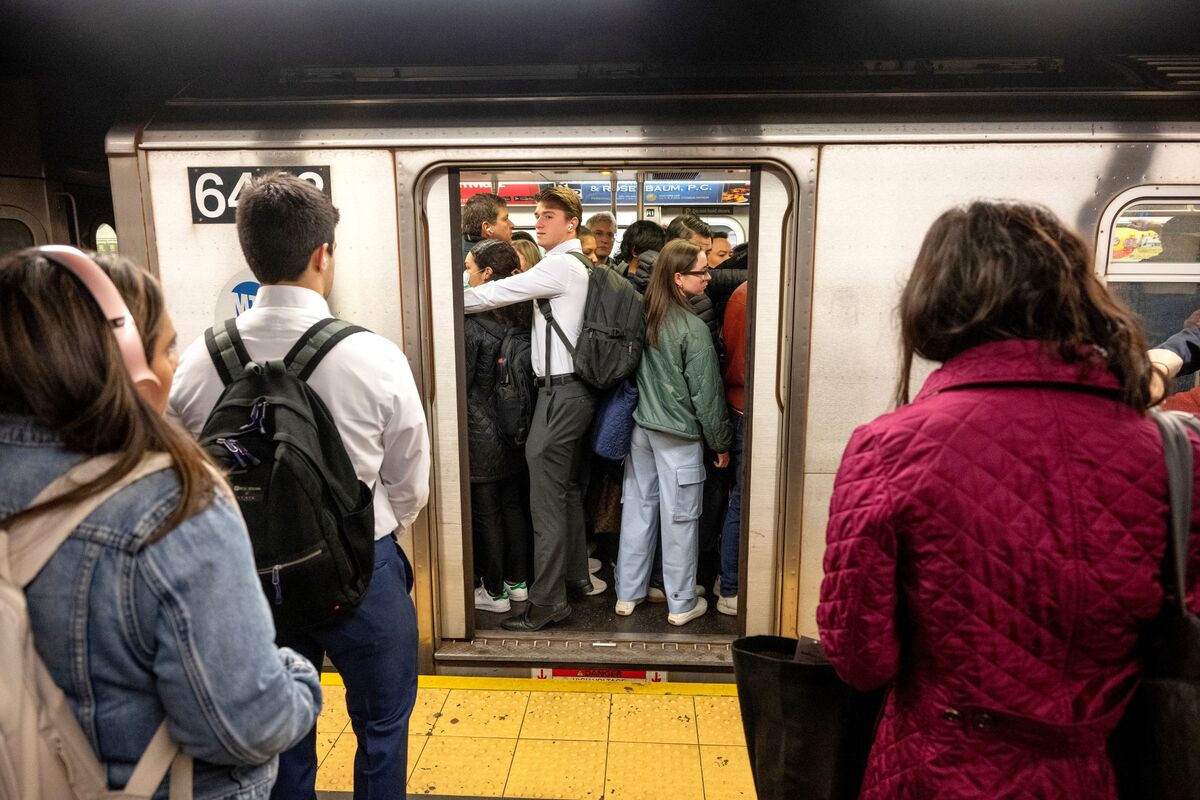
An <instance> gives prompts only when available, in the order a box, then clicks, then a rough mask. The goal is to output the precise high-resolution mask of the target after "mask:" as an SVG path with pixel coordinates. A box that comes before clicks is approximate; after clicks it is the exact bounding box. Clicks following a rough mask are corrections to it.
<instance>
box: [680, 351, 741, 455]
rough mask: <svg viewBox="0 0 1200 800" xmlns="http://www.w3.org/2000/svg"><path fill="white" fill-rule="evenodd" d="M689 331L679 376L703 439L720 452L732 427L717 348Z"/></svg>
mask: <svg viewBox="0 0 1200 800" xmlns="http://www.w3.org/2000/svg"><path fill="white" fill-rule="evenodd" d="M697 333H698V332H696V333H692V334H691V335H690V337H689V339H688V340H687V342H686V344H685V347H684V353H683V358H684V362H683V378H684V380H685V381H686V382H687V387H688V394H689V395H690V396H691V399H692V408H694V409H695V411H696V420H697V421H698V422H699V423H700V429H701V431H702V433H703V436H704V440H705V441H706V442H707V443H708V446H709V447H710V448H711V449H712V451H713V452H714V453H724V452H727V451H728V450H729V447H730V445H732V444H733V426H732V425H731V424H730V422H729V412H728V410H727V409H726V408H725V386H724V384H723V383H721V369H720V365H719V363H718V362H717V351H716V349H714V348H713V344H712V340H711V339H709V338H708V337H707V336H703V335H702V334H701V335H697Z"/></svg>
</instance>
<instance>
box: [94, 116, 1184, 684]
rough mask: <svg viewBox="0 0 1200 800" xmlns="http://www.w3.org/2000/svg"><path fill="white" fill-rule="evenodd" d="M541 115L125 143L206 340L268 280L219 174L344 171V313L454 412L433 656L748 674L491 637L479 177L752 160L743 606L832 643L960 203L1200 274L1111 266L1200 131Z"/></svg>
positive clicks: (446, 434) (691, 657)
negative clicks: (840, 539)
mask: <svg viewBox="0 0 1200 800" xmlns="http://www.w3.org/2000/svg"><path fill="white" fill-rule="evenodd" d="M525 108H526V110H527V111H528V116H527V117H525V118H522V119H513V118H512V117H511V116H504V115H501V116H499V117H497V116H496V115H495V114H494V113H493V111H494V109H493V107H492V105H491V104H489V103H486V102H483V101H478V102H474V103H462V104H456V103H449V104H443V107H442V109H441V111H440V112H437V113H434V112H432V111H429V110H428V109H426V108H425V107H424V106H419V107H418V108H417V110H415V111H414V110H413V109H412V108H411V107H409V106H405V105H404V104H398V105H389V104H387V103H383V102H380V103H377V104H373V103H371V102H367V101H354V100H344V101H336V102H329V103H315V102H314V103H306V102H291V103H272V102H271V101H255V102H253V103H251V102H243V103H241V104H233V105H230V104H221V103H216V102H209V103H205V102H196V103H183V104H179V105H177V106H175V107H173V108H168V109H167V111H166V112H164V113H162V114H160V115H159V116H158V117H157V118H156V120H155V121H154V122H153V123H152V124H148V125H134V126H123V127H119V128H117V129H114V130H113V131H112V133H111V134H110V136H109V139H108V142H107V151H108V156H109V161H110V169H111V176H112V188H113V200H114V208H115V212H116V221H117V228H118V231H119V235H120V241H121V249H122V252H124V253H125V254H127V255H130V256H132V257H133V258H135V259H139V260H142V261H144V262H145V263H147V264H149V265H150V266H151V267H152V268H153V269H154V270H156V271H157V272H158V273H159V274H160V275H161V277H162V279H163V282H164V285H165V287H166V291H167V293H168V297H169V303H170V307H171V311H172V314H173V316H174V319H175V324H176V326H177V327H178V329H179V332H180V340H181V342H184V343H186V342H188V341H190V340H191V339H192V338H193V337H196V336H199V335H200V334H201V333H202V331H203V330H204V328H205V327H207V326H209V325H211V324H213V323H214V321H215V320H216V319H218V318H222V317H223V316H226V315H228V313H229V310H230V305H229V301H228V299H227V298H226V297H225V296H224V295H223V294H222V293H223V292H224V293H226V294H227V293H228V292H229V291H230V286H231V285H232V284H233V283H234V282H236V280H237V276H238V273H240V272H241V271H242V270H244V268H245V267H244V262H243V260H242V257H241V254H240V251H239V248H238V244H237V238H236V235H235V232H234V227H233V225H232V224H207V223H204V222H203V221H197V220H198V217H197V216H196V203H197V202H200V203H204V202H208V203H209V206H207V208H208V211H210V212H211V211H214V210H216V205H218V200H217V198H216V197H215V196H214V195H212V194H210V195H206V196H201V195H202V194H203V193H204V192H206V191H209V190H219V191H222V192H225V195H224V197H223V199H222V200H221V201H220V202H223V203H226V204H228V203H229V202H230V199H231V194H230V191H231V185H230V183H229V182H228V181H223V182H222V183H221V184H220V186H218V185H217V184H216V183H215V182H213V181H212V180H210V181H209V182H208V184H206V185H203V186H198V184H197V183H196V182H195V178H196V176H197V175H198V174H204V173H213V174H231V173H221V172H220V171H219V170H218V169H217V168H243V169H245V170H250V169H254V168H260V167H271V166H287V167H293V168H302V167H307V168H316V167H327V168H328V175H329V176H330V181H331V186H330V187H329V189H330V191H331V192H332V198H333V201H334V203H335V204H336V205H337V206H338V207H339V208H340V210H341V214H342V221H341V224H340V226H339V229H338V264H339V269H338V283H337V287H336V289H335V292H334V295H333V298H332V304H333V308H334V310H335V312H336V313H338V314H340V315H343V316H345V317H347V318H350V319H353V320H355V321H356V322H359V323H362V324H365V325H367V326H368V327H370V328H372V329H374V330H375V331H377V332H379V333H381V334H383V335H385V336H387V337H389V338H391V339H393V340H395V341H396V342H397V343H399V344H400V345H401V346H402V347H403V349H404V351H405V352H406V353H407V355H408V357H409V358H410V360H411V363H412V366H413V370H414V373H415V375H416V377H417V382H418V385H419V387H420V389H421V392H422V396H423V398H424V401H425V404H426V412H427V415H428V419H429V421H430V430H431V435H432V439H433V448H434V465H433V476H432V479H433V491H432V496H431V500H430V502H429V506H428V508H427V510H426V511H425V512H424V513H423V514H422V515H421V517H420V518H419V520H418V521H417V523H416V524H415V525H414V527H413V528H412V529H411V530H410V531H408V532H407V533H406V535H405V546H406V548H408V550H409V552H410V554H411V555H412V556H413V560H414V563H415V565H416V577H417V586H416V590H415V599H416V604H417V608H418V616H419V620H420V626H421V648H422V653H421V655H422V666H423V668H424V669H426V670H436V671H448V672H464V673H470V672H493V673H497V672H500V673H505V674H521V671H524V672H523V674H526V675H528V674H529V673H528V668H529V667H530V666H533V667H537V666H539V665H542V666H549V665H574V664H595V663H597V662H599V663H605V664H613V665H623V666H632V667H637V666H642V667H647V666H649V667H657V668H666V669H670V670H672V671H673V673H675V674H677V675H678V676H679V677H680V678H686V677H688V676H689V675H692V676H694V675H710V676H711V675H712V674H714V673H719V672H722V671H728V669H729V665H730V662H729V652H728V642H729V638H730V637H728V636H726V637H704V636H688V635H687V632H686V629H684V630H682V631H679V632H676V633H674V634H671V635H660V636H648V637H638V636H620V635H614V634H611V633H598V634H596V635H594V636H590V637H588V636H566V637H563V636H558V635H556V634H555V633H554V631H553V629H551V630H548V631H545V632H543V634H541V635H539V636H537V637H531V638H529V639H520V638H516V637H504V636H500V637H497V636H493V635H490V634H489V635H482V634H480V633H479V632H478V631H477V630H476V629H475V625H474V623H473V617H472V613H471V610H472V604H471V590H472V575H471V566H470V557H471V556H470V544H469V541H470V537H469V532H468V531H469V526H468V522H467V519H468V518H467V517H465V516H464V511H465V508H466V504H467V502H468V499H469V495H468V493H467V491H466V489H467V483H466V479H465V477H464V475H465V473H464V459H465V457H466V454H465V450H466V444H465V431H464V423H463V418H464V415H463V413H462V412H463V402H464V392H463V380H462V374H461V361H460V357H459V353H460V348H461V337H462V332H461V322H460V318H461V290H460V288H459V287H460V285H461V283H460V276H459V274H458V273H457V272H456V271H455V269H454V268H453V267H452V265H453V264H455V263H456V261H455V259H456V258H457V256H456V255H455V251H456V250H457V249H458V247H459V244H458V238H459V232H458V230H457V228H456V226H457V203H458V198H459V187H458V185H457V184H458V182H459V180H460V175H461V174H463V173H467V172H469V173H473V174H477V173H481V172H483V173H489V172H491V173H499V172H504V171H510V172H511V171H527V172H531V173H532V172H538V173H541V174H553V173H555V172H574V173H579V172H595V173H597V174H599V173H600V172H601V171H608V170H626V171H646V172H652V171H656V170H658V171H682V170H699V171H702V170H712V169H728V170H745V171H747V172H746V174H748V175H749V176H750V177H749V179H750V181H751V184H752V198H753V205H752V209H751V212H750V214H749V215H748V217H747V220H746V221H747V225H748V230H747V235H748V237H749V239H750V242H751V243H752V245H751V246H752V265H753V266H752V273H753V276H752V279H751V286H750V289H751V297H750V301H749V307H750V318H751V320H752V323H751V326H750V330H751V333H750V336H751V355H752V367H751V369H752V372H751V377H750V384H749V391H748V403H749V409H748V417H747V418H748V420H749V428H748V438H747V469H748V472H747V476H746V479H747V484H746V486H747V488H746V491H745V499H744V501H743V503H744V504H743V509H744V510H743V521H742V526H743V528H742V530H743V536H742V567H741V569H742V575H741V586H742V587H743V590H742V597H741V606H740V613H739V617H738V632H740V633H745V634H754V633H779V634H784V635H795V634H797V633H802V634H814V633H815V631H816V623H815V609H816V604H817V598H818V590H819V586H820V582H821V577H822V567H821V562H822V553H823V546H824V535H825V523H826V517H827V509H828V504H829V498H830V494H831V490H832V485H833V479H834V474H835V472H836V470H837V466H838V462H839V458H840V455H841V452H842V449H843V447H844V445H845V442H846V440H847V438H848V437H849V435H850V433H851V431H852V430H853V429H854V427H855V426H857V425H859V424H861V423H863V422H865V421H867V420H870V419H871V418H873V417H874V416H876V415H878V414H880V413H883V412H884V411H886V410H887V409H888V408H889V402H890V398H891V392H892V387H893V384H894V381H895V378H896V372H897V353H898V347H897V342H896V323H895V319H894V314H893V310H894V307H895V305H896V301H897V297H898V293H899V290H900V287H901V286H902V285H903V283H904V280H905V277H906V275H907V273H908V270H909V268H910V266H911V264H912V261H913V258H914V256H915V254H916V251H917V248H918V246H919V243H920V241H921V238H922V236H923V234H924V231H925V230H926V229H927V227H928V226H929V224H930V223H931V222H932V221H933V219H934V218H935V217H936V216H937V215H938V214H939V213H941V212H942V211H943V210H945V209H946V208H947V207H949V206H952V205H954V204H958V203H963V202H966V201H969V200H971V199H973V198H979V197H988V198H997V197H998V198H1015V199H1020V200H1027V201H1034V202H1038V203H1043V204H1045V205H1047V206H1049V207H1050V208H1051V209H1053V210H1054V211H1055V212H1056V213H1057V214H1059V215H1060V216H1062V217H1063V218H1064V219H1066V220H1068V221H1069V222H1070V223H1072V224H1074V225H1075V226H1077V228H1078V229H1079V230H1081V231H1082V232H1083V233H1084V234H1085V235H1086V236H1087V237H1088V238H1089V239H1091V240H1094V241H1095V243H1096V251H1097V258H1096V270H1097V271H1098V273H1100V274H1102V275H1105V276H1107V277H1108V278H1109V279H1110V280H1114V281H1126V282H1130V281H1132V282H1141V283H1147V284H1153V283H1155V282H1160V283H1168V282H1171V283H1173V285H1174V284H1179V285H1184V284H1186V285H1189V286H1194V285H1196V284H1197V283H1198V282H1200V265H1198V264H1177V265H1163V266H1158V267H1154V268H1148V266H1147V265H1144V266H1143V267H1142V268H1141V269H1140V271H1137V270H1134V271H1132V272H1131V271H1129V270H1125V271H1122V270H1121V269H1118V268H1116V267H1115V266H1113V265H1110V263H1109V253H1110V246H1109V243H1110V236H1111V232H1112V230H1113V228H1114V226H1115V221H1116V219H1117V217H1118V215H1119V214H1120V213H1121V211H1122V210H1123V209H1125V208H1127V207H1129V206H1130V205H1131V204H1136V203H1143V202H1151V203H1157V202H1167V201H1169V202H1178V203H1185V204H1186V203H1200V124H1197V123H1196V122H1194V121H1189V120H1184V121H1181V122H1173V123H1160V122H1153V123H1142V122H1113V123H1109V122H1105V121H1103V119H1097V118H1091V119H1083V120H1076V119H1064V120H1063V121H1051V122H1045V121H1041V122H1030V121H1009V118H1008V117H1007V116H1006V115H1004V114H997V116H996V119H995V120H992V121H988V120H983V121H973V122H960V121H956V122H938V121H933V122H909V121H889V120H882V121H867V122H857V123H848V124H839V123H832V122H802V121H789V120H788V119H787V118H786V114H784V115H780V114H775V115H773V116H771V117H770V118H767V117H765V116H764V118H762V119H757V120H754V119H749V118H747V121H745V122H744V123H738V122H735V121H732V120H731V123H730V124H728V125H719V126H712V125H698V124H694V123H691V122H689V121H688V115H687V114H686V113H675V114H674V115H673V117H671V118H667V119H663V118H661V117H660V118H658V119H656V121H655V122H654V123H653V124H637V123H628V124H623V123H611V124H609V123H597V122H596V121H595V120H594V119H590V120H586V121H585V120H584V119H582V118H581V117H580V116H579V115H577V114H566V113H564V114H562V115H556V114H555V112H554V109H553V106H552V105H542V106H533V105H530V106H526V107H525ZM464 109H466V110H464ZM535 109H539V110H537V111H535ZM546 109H549V110H546ZM942 116H943V117H945V116H950V117H953V116H954V114H949V115H942ZM964 116H965V115H964ZM1064 116H1068V115H1064ZM781 117H783V118H781ZM189 176H191V177H190V178H189ZM233 199H234V200H235V199H236V198H235V197H234V198H233ZM1118 266H1119V265H1118ZM920 369H929V365H923V366H922V367H920Z"/></svg>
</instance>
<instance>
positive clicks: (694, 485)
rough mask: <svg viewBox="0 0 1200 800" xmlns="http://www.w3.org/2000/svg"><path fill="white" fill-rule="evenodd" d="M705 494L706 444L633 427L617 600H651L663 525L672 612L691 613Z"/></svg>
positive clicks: (666, 580) (665, 574) (627, 462)
mask: <svg viewBox="0 0 1200 800" xmlns="http://www.w3.org/2000/svg"><path fill="white" fill-rule="evenodd" d="M703 495H704V445H703V443H701V442H693V441H691V440H689V439H684V438H682V437H680V436H672V435H671V434H669V433H660V432H658V431H650V430H646V429H645V428H642V427H641V426H639V425H634V426H633V440H632V442H631V444H630V448H629V456H628V457H627V458H626V459H625V481H624V485H623V492H622V498H621V502H622V504H623V507H622V509H621V547H620V550H619V551H618V552H617V570H616V584H617V585H616V590H617V599H618V600H641V599H642V598H644V597H645V596H646V587H647V584H648V583H649V581H650V570H651V569H652V567H653V564H654V540H655V537H656V536H658V535H659V530H660V521H661V531H662V559H663V585H664V587H665V589H666V593H667V607H668V608H669V609H670V612H671V613H672V614H678V613H681V612H684V611H689V610H691V608H692V606H693V605H695V597H696V558H697V554H698V552H699V542H700V510H701V507H702V505H703Z"/></svg>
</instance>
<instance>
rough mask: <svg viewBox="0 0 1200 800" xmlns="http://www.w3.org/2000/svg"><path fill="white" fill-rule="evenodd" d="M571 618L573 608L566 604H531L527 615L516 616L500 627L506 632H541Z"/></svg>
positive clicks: (505, 621)
mask: <svg viewBox="0 0 1200 800" xmlns="http://www.w3.org/2000/svg"><path fill="white" fill-rule="evenodd" d="M569 616H571V606H569V605H567V604H566V603H563V604H562V605H561V606H536V605H534V604H533V603H530V604H529V607H528V608H526V609H525V613H523V614H514V615H513V616H511V617H509V618H508V619H506V620H504V622H501V623H500V627H501V628H504V630H506V631H540V630H541V629H542V628H544V627H546V626H547V625H553V624H554V623H555V622H562V621H563V620H564V619H566V618H567V617H569Z"/></svg>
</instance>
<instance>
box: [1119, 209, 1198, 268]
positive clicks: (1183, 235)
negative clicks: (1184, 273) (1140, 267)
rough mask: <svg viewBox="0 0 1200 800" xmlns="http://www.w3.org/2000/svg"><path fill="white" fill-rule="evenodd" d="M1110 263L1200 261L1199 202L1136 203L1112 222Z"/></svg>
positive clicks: (1186, 262) (1182, 262)
mask: <svg viewBox="0 0 1200 800" xmlns="http://www.w3.org/2000/svg"><path fill="white" fill-rule="evenodd" d="M1109 263H1110V265H1118V264H1164V265H1165V264H1197V263H1200V203H1195V202H1165V203H1164V202H1157V203H1135V204H1133V205H1130V206H1127V207H1126V208H1124V209H1122V210H1121V213H1120V214H1119V215H1117V219H1116V221H1115V222H1114V224H1113V233H1112V239H1111V241H1110V253H1109Z"/></svg>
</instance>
